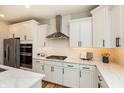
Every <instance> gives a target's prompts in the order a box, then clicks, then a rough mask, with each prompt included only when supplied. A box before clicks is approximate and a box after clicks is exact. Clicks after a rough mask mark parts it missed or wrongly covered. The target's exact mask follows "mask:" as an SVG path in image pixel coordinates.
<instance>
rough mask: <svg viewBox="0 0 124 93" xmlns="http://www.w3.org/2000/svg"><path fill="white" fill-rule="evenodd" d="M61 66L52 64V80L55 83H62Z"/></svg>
mask: <svg viewBox="0 0 124 93" xmlns="http://www.w3.org/2000/svg"><path fill="white" fill-rule="evenodd" d="M62 70H63V69H62V67H59V66H53V67H52V79H53V80H52V82H53V83H56V84H62V75H63V73H62Z"/></svg>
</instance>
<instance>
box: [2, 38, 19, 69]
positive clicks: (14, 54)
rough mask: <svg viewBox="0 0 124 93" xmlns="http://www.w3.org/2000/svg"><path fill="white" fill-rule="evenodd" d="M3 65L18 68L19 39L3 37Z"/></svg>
mask: <svg viewBox="0 0 124 93" xmlns="http://www.w3.org/2000/svg"><path fill="white" fill-rule="evenodd" d="M4 65H6V66H11V67H15V68H20V39H16V38H10V39H4Z"/></svg>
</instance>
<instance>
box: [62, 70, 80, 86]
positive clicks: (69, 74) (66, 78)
mask: <svg viewBox="0 0 124 93" xmlns="http://www.w3.org/2000/svg"><path fill="white" fill-rule="evenodd" d="M63 70H64V71H63V85H65V86H67V87H74V88H78V87H79V70H78V69H71V68H64V69H63Z"/></svg>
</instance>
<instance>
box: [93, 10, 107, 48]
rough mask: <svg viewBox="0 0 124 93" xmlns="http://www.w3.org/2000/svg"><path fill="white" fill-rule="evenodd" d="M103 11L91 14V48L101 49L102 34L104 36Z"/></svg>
mask: <svg viewBox="0 0 124 93" xmlns="http://www.w3.org/2000/svg"><path fill="white" fill-rule="evenodd" d="M104 13H105V11H104V10H101V11H98V12H96V13H94V14H93V47H95V48H97V47H98V48H100V47H103V44H102V43H103V42H102V40H103V34H104V29H105V28H104V26H105V22H104V19H105V18H104V16H105V14H104Z"/></svg>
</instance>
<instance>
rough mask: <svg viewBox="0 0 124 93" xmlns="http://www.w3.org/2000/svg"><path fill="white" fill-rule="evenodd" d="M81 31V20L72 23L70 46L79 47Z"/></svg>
mask: <svg viewBox="0 0 124 93" xmlns="http://www.w3.org/2000/svg"><path fill="white" fill-rule="evenodd" d="M79 31H80V23H79V22H72V23H70V47H72V48H75V47H79Z"/></svg>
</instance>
